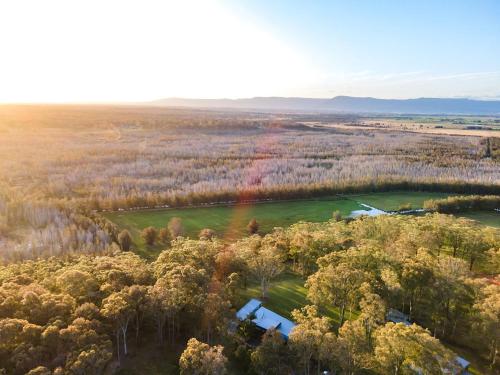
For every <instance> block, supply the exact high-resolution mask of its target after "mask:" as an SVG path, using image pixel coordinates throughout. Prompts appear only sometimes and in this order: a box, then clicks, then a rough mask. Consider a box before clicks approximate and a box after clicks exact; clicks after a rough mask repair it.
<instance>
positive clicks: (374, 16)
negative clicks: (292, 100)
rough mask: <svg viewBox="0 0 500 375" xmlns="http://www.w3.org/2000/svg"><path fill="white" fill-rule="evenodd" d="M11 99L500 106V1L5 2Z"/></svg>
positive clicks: (5, 90) (4, 84)
mask: <svg viewBox="0 0 500 375" xmlns="http://www.w3.org/2000/svg"><path fill="white" fill-rule="evenodd" d="M0 45H1V46H2V58H1V59H0V102H82V101H84V102H110V101H111V102H113V101H142V100H152V99H157V98H162V97H197V98H221V97H225V98H241V97H252V96H303V97H333V96H336V95H353V96H373V97H382V98H410V97H423V96H425V97H475V98H500V0H489V1H488V0H462V1H461V0H414V1H410V0H351V1H348V0H343V1H341V0H330V1H320V0H316V1H313V0H311V1H306V0H302V1H298V0H105V1H103V0H72V1H67V0H44V1H40V0H2V1H0Z"/></svg>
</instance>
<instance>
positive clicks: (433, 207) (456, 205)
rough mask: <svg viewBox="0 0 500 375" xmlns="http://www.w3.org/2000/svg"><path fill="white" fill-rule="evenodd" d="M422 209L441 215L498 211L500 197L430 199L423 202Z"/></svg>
mask: <svg viewBox="0 0 500 375" xmlns="http://www.w3.org/2000/svg"><path fill="white" fill-rule="evenodd" d="M424 209H426V210H429V211H434V212H441V213H457V212H464V211H478V210H484V211H491V210H498V209H500V195H469V196H459V197H448V198H445V199H430V200H428V201H426V202H424Z"/></svg>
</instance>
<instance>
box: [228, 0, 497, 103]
mask: <svg viewBox="0 0 500 375" xmlns="http://www.w3.org/2000/svg"><path fill="white" fill-rule="evenodd" d="M225 3H226V4H227V5H228V6H230V7H232V8H233V9H235V11H237V12H238V13H239V14H242V15H245V16H246V17H249V18H250V19H252V20H253V21H254V22H258V23H259V24H260V25H262V27H264V28H266V29H269V30H272V33H273V34H275V35H277V37H278V38H280V39H282V40H284V41H286V42H287V43H292V44H294V45H295V46H296V48H298V49H300V50H301V51H302V53H304V54H307V55H309V56H310V58H311V59H312V60H314V62H315V65H316V66H317V67H318V68H319V69H320V70H321V71H322V72H324V73H325V74H326V75H327V76H330V75H331V76H332V77H330V79H328V78H327V79H326V80H325V82H323V84H322V85H320V86H319V87H316V88H315V89H316V90H317V91H323V90H325V88H326V89H328V85H329V83H328V81H331V83H332V84H331V87H330V89H331V91H332V93H335V94H339V88H338V87H336V85H335V83H338V85H340V86H342V87H346V88H349V90H351V91H352V92H353V93H355V94H357V95H364V94H366V95H376V90H378V89H380V95H381V96H394V97H400V96H402V97H407V96H420V95H433V94H434V95H435V96H480V97H488V96H500V1H498V0H413V1H410V0H354V1H341V0H330V1H326V0H316V1H299V0H240V1H237V2H235V1H230V0H228V1H226V2H225ZM345 81H351V82H350V83H349V82H347V83H346V82H345ZM338 85H337V86H338ZM325 86H327V87H325ZM364 89H366V91H367V92H366V93H364V92H363V90H364ZM374 90H375V91H374Z"/></svg>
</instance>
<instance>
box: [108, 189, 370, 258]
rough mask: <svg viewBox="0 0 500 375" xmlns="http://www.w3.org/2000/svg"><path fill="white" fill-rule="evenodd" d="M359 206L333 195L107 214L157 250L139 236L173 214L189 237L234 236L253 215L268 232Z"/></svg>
mask: <svg viewBox="0 0 500 375" xmlns="http://www.w3.org/2000/svg"><path fill="white" fill-rule="evenodd" d="M360 209H363V207H362V206H361V205H360V204H359V203H357V202H355V201H353V200H349V199H341V198H336V197H330V198H324V199H317V200H304V201H283V202H265V203H256V204H245V205H232V206H212V207H196V208H182V209H162V210H141V211H121V212H109V213H105V214H104V215H105V216H106V217H107V218H108V219H110V220H111V221H113V222H114V223H115V224H117V225H118V226H119V227H120V228H125V229H128V230H129V231H130V233H131V234H132V237H133V240H134V243H135V247H136V248H137V250H138V251H139V253H149V252H158V251H159V250H161V248H162V246H159V245H158V246H154V247H152V248H147V246H146V245H145V244H144V241H143V240H142V239H141V238H140V232H141V230H142V229H144V228H145V227H148V226H154V227H156V228H163V227H165V226H166V225H167V223H168V221H169V220H170V219H171V218H173V217H179V218H181V220H182V223H183V225H184V228H185V230H186V235H187V236H189V237H192V238H197V237H198V233H199V232H200V230H201V229H203V228H207V227H208V228H210V229H213V230H215V231H216V232H217V235H218V236H219V237H221V238H224V239H228V240H232V239H236V238H239V237H242V236H245V235H246V234H247V229H246V226H247V224H248V222H249V221H250V220H251V219H252V218H256V219H257V221H258V222H259V225H260V229H259V232H260V233H268V232H270V231H272V229H273V228H274V227H287V226H289V225H291V224H293V223H296V222H298V221H301V220H304V221H313V222H321V221H326V220H328V219H330V218H331V217H332V213H333V212H334V211H337V210H338V211H340V213H341V214H342V215H345V216H347V215H349V214H350V213H351V211H353V210H360Z"/></svg>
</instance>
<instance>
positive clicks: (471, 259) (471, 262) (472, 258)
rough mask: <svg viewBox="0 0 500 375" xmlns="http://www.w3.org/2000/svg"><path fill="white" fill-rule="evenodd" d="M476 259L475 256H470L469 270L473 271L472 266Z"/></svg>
mask: <svg viewBox="0 0 500 375" xmlns="http://www.w3.org/2000/svg"><path fill="white" fill-rule="evenodd" d="M475 261H476V259H475V258H474V257H470V263H469V271H472V266H473V265H474V262H475Z"/></svg>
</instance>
